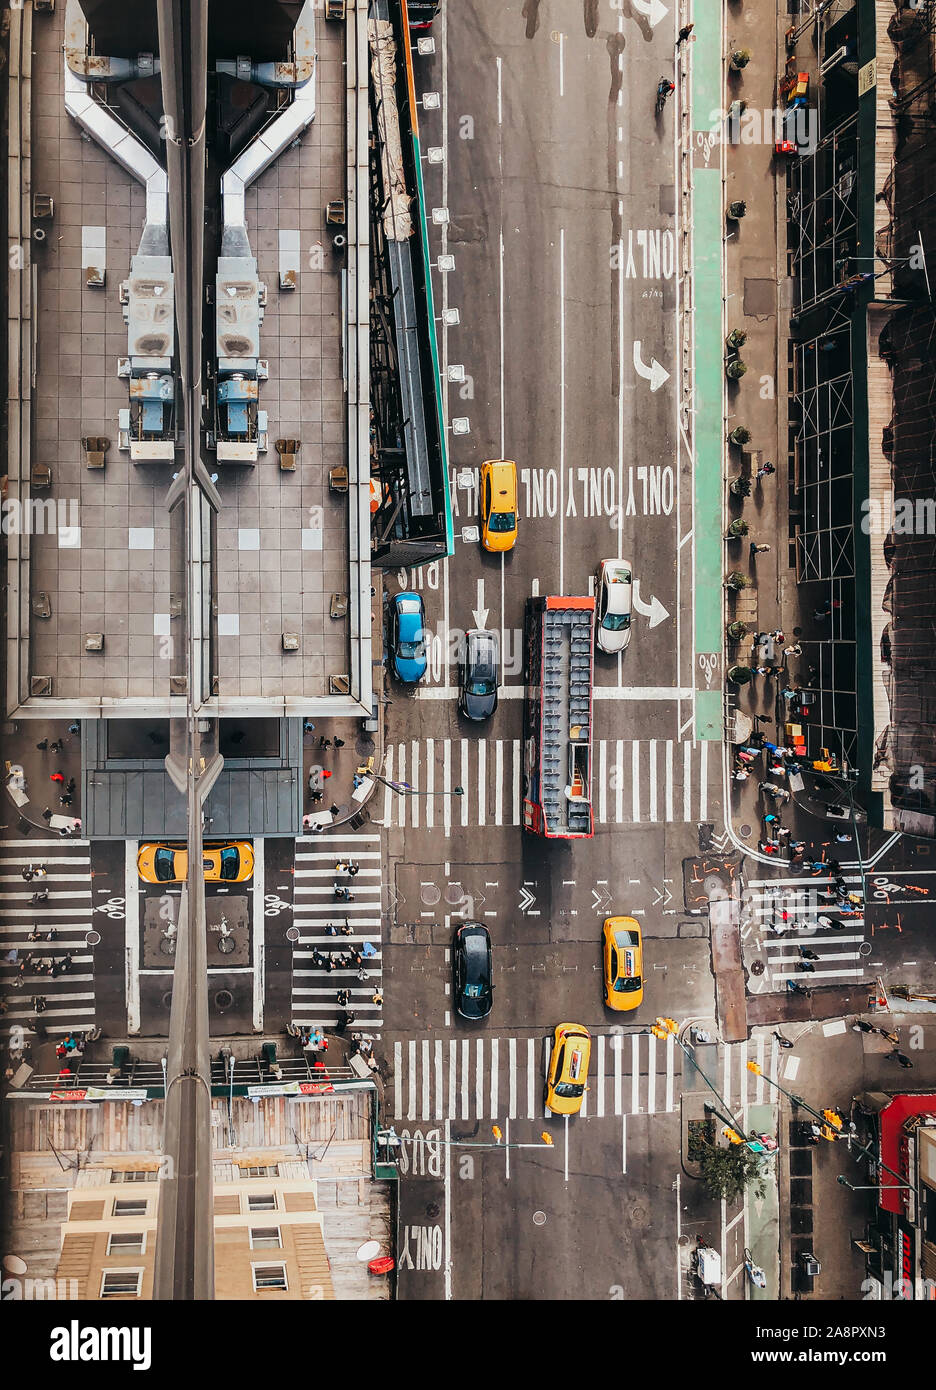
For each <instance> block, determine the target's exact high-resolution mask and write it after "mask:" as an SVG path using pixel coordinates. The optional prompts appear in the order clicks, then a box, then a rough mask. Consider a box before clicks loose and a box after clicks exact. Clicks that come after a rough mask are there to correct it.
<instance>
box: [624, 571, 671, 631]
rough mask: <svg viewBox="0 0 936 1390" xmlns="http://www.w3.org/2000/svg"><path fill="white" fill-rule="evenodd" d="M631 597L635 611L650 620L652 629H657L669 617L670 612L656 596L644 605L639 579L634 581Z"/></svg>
mask: <svg viewBox="0 0 936 1390" xmlns="http://www.w3.org/2000/svg"><path fill="white" fill-rule="evenodd" d="M631 597H632V599H633V604H634V609H635V611H636V612H637V613H640V614H642V616H643V617H645V618H649V619H650V627H652V628H653V627H656V626H657V624H658V623H662V621H663V619H664V618H668V617H669V612H668V610H667V609H665V608H664V607H663V605H662V603H661V602H660V600H659V599H658V598H657V597H656V595H655V594H654V595H653V596H652V597H651V599H650V602H649V603H644V601H643V599H642V598H641V597H640V580H639V579H635V580H634V588H633V592H632V595H631Z"/></svg>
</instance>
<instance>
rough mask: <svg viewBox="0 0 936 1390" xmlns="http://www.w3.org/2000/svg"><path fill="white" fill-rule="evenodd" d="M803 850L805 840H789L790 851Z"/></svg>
mask: <svg viewBox="0 0 936 1390" xmlns="http://www.w3.org/2000/svg"><path fill="white" fill-rule="evenodd" d="M805 848H806V841H805V840H791V841H790V849H792V850H797V851H800V850H805Z"/></svg>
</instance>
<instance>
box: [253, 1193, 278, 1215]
mask: <svg viewBox="0 0 936 1390" xmlns="http://www.w3.org/2000/svg"><path fill="white" fill-rule="evenodd" d="M247 1210H248V1211H276V1196H275V1195H274V1193H272V1192H257V1193H254V1192H251V1193H249V1194H248V1197H247Z"/></svg>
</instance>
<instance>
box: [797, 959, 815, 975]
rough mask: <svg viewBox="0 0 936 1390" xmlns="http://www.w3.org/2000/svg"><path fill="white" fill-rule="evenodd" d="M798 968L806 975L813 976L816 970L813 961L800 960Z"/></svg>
mask: <svg viewBox="0 0 936 1390" xmlns="http://www.w3.org/2000/svg"><path fill="white" fill-rule="evenodd" d="M796 968H797V970H802V971H803V973H804V974H806V975H812V974H814V973H815V970H816V967H815V966H814V965H813V963H812V961H811V960H798V961H797V962H796Z"/></svg>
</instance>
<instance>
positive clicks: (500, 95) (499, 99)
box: [494, 57, 504, 457]
mask: <svg viewBox="0 0 936 1390" xmlns="http://www.w3.org/2000/svg"><path fill="white" fill-rule="evenodd" d="M494 61H495V63H496V64H497V124H498V125H503V123H504V103H503V60H502V59H501V58H500V57H497V58H495V60H494ZM503 453H504V445H503V442H501V456H502V457H503Z"/></svg>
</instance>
